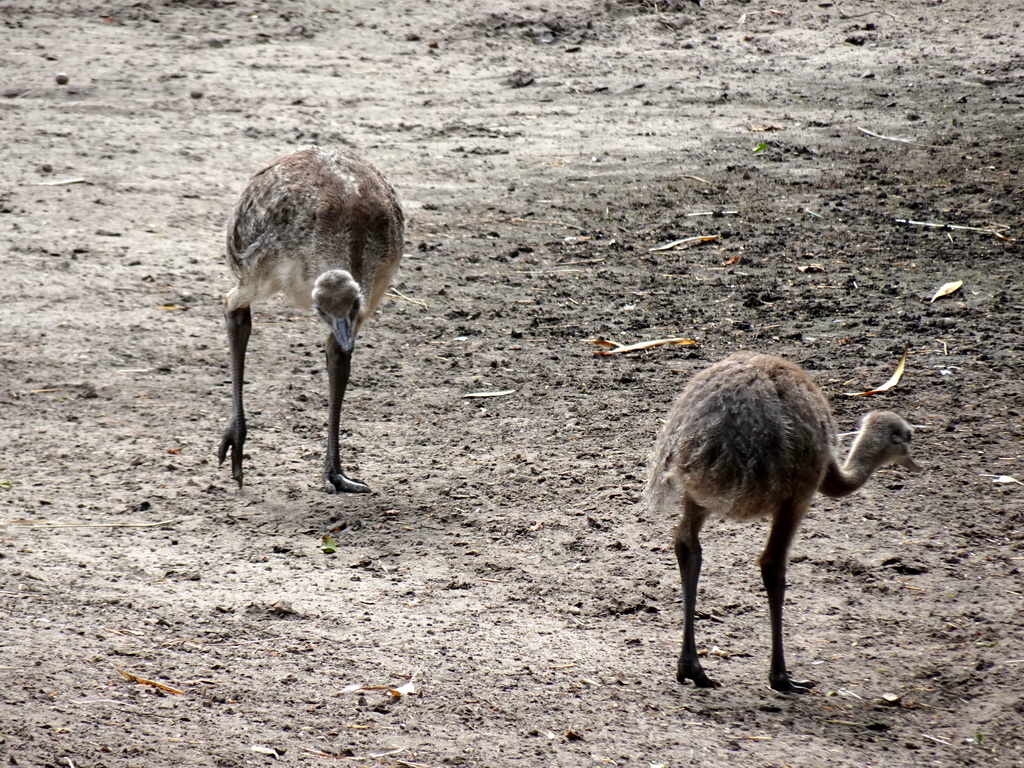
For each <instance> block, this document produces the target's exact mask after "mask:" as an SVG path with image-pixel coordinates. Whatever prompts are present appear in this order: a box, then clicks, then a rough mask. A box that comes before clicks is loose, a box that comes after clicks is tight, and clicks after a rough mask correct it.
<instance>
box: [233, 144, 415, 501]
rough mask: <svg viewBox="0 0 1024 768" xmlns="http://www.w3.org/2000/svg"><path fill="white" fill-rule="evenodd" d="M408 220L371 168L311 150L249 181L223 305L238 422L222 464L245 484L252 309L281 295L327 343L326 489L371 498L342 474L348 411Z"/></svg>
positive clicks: (347, 156) (237, 214) (345, 155)
mask: <svg viewBox="0 0 1024 768" xmlns="http://www.w3.org/2000/svg"><path fill="white" fill-rule="evenodd" d="M403 232H404V219H403V216H402V209H401V207H400V206H399V204H398V200H397V198H396V196H395V191H394V189H393V188H392V187H391V185H390V184H389V183H388V182H387V180H386V179H385V178H384V177H383V176H382V175H381V173H380V172H379V171H378V170H377V169H376V168H375V167H374V166H372V165H371V164H369V163H368V162H366V161H365V160H362V159H360V158H359V157H357V156H356V155H355V154H353V153H351V152H348V151H345V150H338V151H328V150H324V149H321V148H320V147H306V148H304V149H301V150H299V151H297V152H294V153H292V154H290V155H286V156H285V157H282V158H280V159H279V160H277V161H276V162H274V163H272V164H271V165H269V166H267V167H266V168H264V169H263V170H262V171H259V172H258V173H257V174H255V175H254V176H253V177H252V179H250V181H249V184H248V186H247V187H246V188H245V191H244V192H242V196H241V197H240V198H239V200H238V202H237V203H236V204H235V208H234V210H233V211H232V213H231V217H230V219H229V221H228V237H227V262H228V266H230V267H231V270H232V272H234V274H235V276H236V277H237V278H238V285H237V286H235V287H234V288H233V289H232V290H231V291H230V292H229V293H228V295H227V297H226V299H225V301H224V317H225V321H226V325H227V332H228V344H229V347H230V350H231V393H232V401H231V418H230V419H229V421H228V425H227V428H226V429H225V430H224V435H223V437H222V438H221V442H220V448H219V450H218V453H217V455H218V458H219V459H220V461H221V463H223V461H224V459H225V458H226V457H227V455H228V451H229V450H230V452H231V474H232V476H233V477H234V478H235V480H236V481H237V482H238V485H239V486H241V485H242V478H243V473H242V451H243V447H244V445H245V436H246V425H245V409H244V407H243V405H242V384H243V381H244V377H245V351H246V347H247V346H248V343H249V335H250V333H251V331H252V314H251V311H250V309H249V307H250V305H251V304H252V303H253V302H254V301H258V300H260V299H265V298H268V297H270V296H273V295H274V294H276V293H278V292H281V293H284V294H285V296H287V297H288V299H289V300H290V301H291V302H292V303H293V304H295V305H296V306H298V307H301V308H303V309H309V308H313V309H315V310H316V312H317V314H318V315H319V316H320V319H321V320H323V321H324V323H325V324H326V325H327V327H328V328H329V329H330V333H329V334H328V336H327V342H326V351H327V376H328V384H329V391H328V418H327V449H326V452H325V455H324V471H323V483H324V486H325V488H326V489H327V491H328V492H330V493H338V492H349V493H366V492H368V491H369V490H370V489H369V488H368V487H367V486H366V485H365V484H364V483H361V482H359V481H358V480H353V479H351V478H349V477H347V476H346V475H345V473H344V472H343V471H342V469H341V462H340V459H339V456H338V428H339V425H340V421H341V405H342V401H343V399H344V397H345V389H346V387H347V386H348V380H349V371H350V369H351V361H352V350H353V349H354V346H355V339H356V334H357V333H358V332H359V329H360V327H361V326H362V325H363V323H364V322H365V321H366V319H367V318H368V317H369V316H370V314H371V313H372V312H373V311H374V309H375V308H376V307H377V305H378V304H379V303H380V301H381V299H382V298H383V296H384V293H385V291H387V289H388V286H389V285H390V283H391V278H392V276H393V275H394V273H395V270H396V269H397V268H398V262H399V260H400V259H401V256H402V243H403Z"/></svg>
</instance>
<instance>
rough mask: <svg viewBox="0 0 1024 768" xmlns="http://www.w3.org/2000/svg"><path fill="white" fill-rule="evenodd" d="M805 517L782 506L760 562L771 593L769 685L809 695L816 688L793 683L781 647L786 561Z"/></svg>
mask: <svg viewBox="0 0 1024 768" xmlns="http://www.w3.org/2000/svg"><path fill="white" fill-rule="evenodd" d="M802 518H803V514H802V510H799V509H797V508H796V507H795V506H794V505H793V503H792V502H791V501H787V502H785V503H783V504H782V506H781V507H780V508H779V510H778V512H776V514H775V517H774V518H773V519H772V529H771V533H769V534H768V543H767V545H766V546H765V548H764V552H763V553H762V554H761V558H760V560H759V562H760V564H761V578H762V579H763V580H764V588H765V591H766V592H767V593H768V614H769V616H770V618H771V624H772V659H771V666H770V667H769V670H768V683H769V685H771V687H772V688H774V689H775V690H776V691H783V692H786V693H807V691H808V690H809V689H810V688H811V686H813V685H814V683H813V682H811V681H810V680H791V679H790V677H789V671H788V670H787V669H786V656H785V651H784V650H783V647H782V605H783V603H784V602H785V599H786V562H787V560H788V558H789V545H790V544H791V543H792V541H793V536H794V535H795V534H796V529H797V527H798V526H799V525H800V521H801V519H802Z"/></svg>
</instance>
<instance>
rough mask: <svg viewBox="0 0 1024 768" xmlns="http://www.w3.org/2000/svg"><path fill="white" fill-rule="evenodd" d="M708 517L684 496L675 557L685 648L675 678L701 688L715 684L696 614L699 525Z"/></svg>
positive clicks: (675, 541)
mask: <svg viewBox="0 0 1024 768" xmlns="http://www.w3.org/2000/svg"><path fill="white" fill-rule="evenodd" d="M705 519H707V510H705V509H704V508H703V507H702V506H700V505H699V504H697V503H696V502H694V501H693V500H692V499H691V498H690V497H689V496H684V497H683V516H682V517H681V518H680V520H679V524H678V525H677V526H676V532H675V537H674V541H673V543H674V545H675V550H676V561H677V562H678V563H679V578H680V579H681V580H682V583H683V648H682V650H681V651H680V653H679V664H678V666H677V667H676V680H678V681H679V682H680V683H684V682H686V681H687V680H693V684H694V685H696V686H697V687H698V688H715V687H717V686H718V683H716V682H715V681H714V680H711V679H710V678H709V677H708V676H707V675H706V674H704V669H703V668H702V667H701V665H700V660H699V659H698V658H697V641H696V639H695V637H694V626H693V624H694V614H695V612H696V610H697V581H698V580H699V579H700V566H701V563H702V562H703V550H702V549H701V546H700V529H701V527H702V526H703V525H704V520H705Z"/></svg>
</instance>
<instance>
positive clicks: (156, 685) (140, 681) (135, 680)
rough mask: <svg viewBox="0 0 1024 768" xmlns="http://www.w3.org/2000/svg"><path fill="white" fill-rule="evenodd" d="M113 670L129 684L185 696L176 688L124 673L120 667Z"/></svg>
mask: <svg viewBox="0 0 1024 768" xmlns="http://www.w3.org/2000/svg"><path fill="white" fill-rule="evenodd" d="M114 669H116V670H117V671H118V672H120V673H121V674H122V675H123V676H124V678H125V680H128V681H129V682H132V683H138V684H139V685H151V686H153V687H154V688H159V689H160V690H161V691H167V692H168V693H173V694H176V695H178V696H184V695H185V692H184V691H179V690H178V689H177V688H172V687H171V686H169V685H164V684H163V683H158V682H157V681H156V680H147V679H146V678H144V677H139V676H138V675H133V674H132V673H131V672H125V671H124V670H123V669H121V668H120V667H114Z"/></svg>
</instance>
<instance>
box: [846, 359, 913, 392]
mask: <svg viewBox="0 0 1024 768" xmlns="http://www.w3.org/2000/svg"><path fill="white" fill-rule="evenodd" d="M908 349H909V346H905V347H903V355H902V356H901V357H900V361H899V363H898V364H897V365H896V370H895V371H894V372H893V374H892V376H891V377H890V378H889V380H888V381H887V382H885V384H883V385H882V386H880V387H878V388H877V389H869V390H868V391H867V392H847V393H846V394H847V395H848V396H849V397H865V396H867V395H876V394H878V393H879V392H887V391H889V390H890V389H892V388H893V387H895V386H896V385H897V384H899V383H900V379H901V378H903V371H904V369H905V368H906V367H907V350H908Z"/></svg>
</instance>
